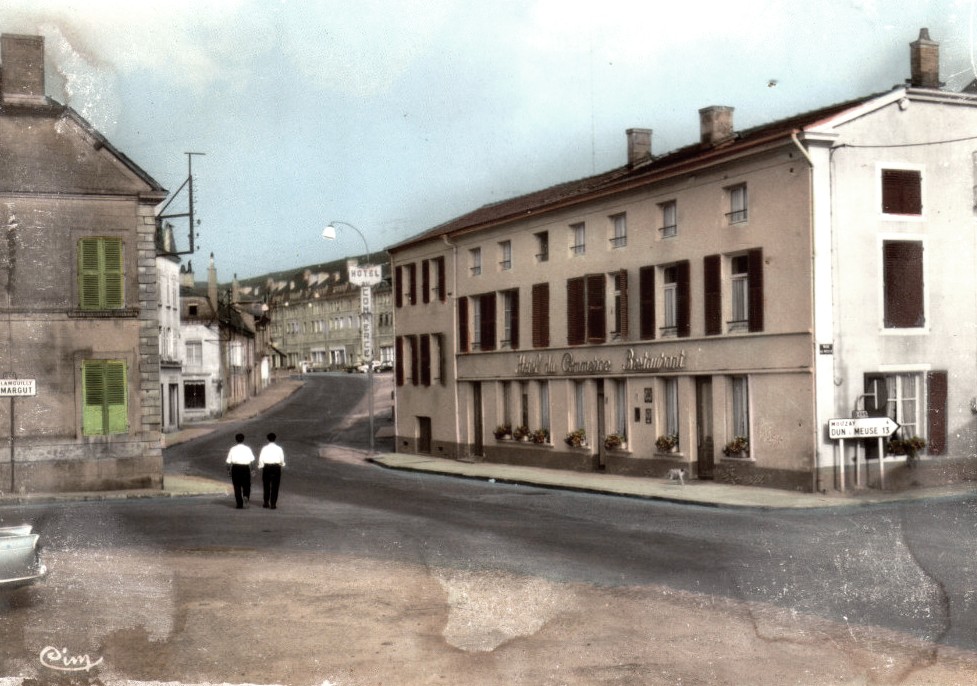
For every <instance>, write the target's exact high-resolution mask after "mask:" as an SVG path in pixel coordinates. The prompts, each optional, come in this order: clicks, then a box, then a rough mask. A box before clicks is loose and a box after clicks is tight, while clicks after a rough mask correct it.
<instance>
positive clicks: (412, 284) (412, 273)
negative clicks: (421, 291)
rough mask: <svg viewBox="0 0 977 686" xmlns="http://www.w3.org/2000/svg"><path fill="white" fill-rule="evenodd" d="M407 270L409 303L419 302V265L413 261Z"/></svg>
mask: <svg viewBox="0 0 977 686" xmlns="http://www.w3.org/2000/svg"><path fill="white" fill-rule="evenodd" d="M406 270H407V304H408V305H416V304H417V265H416V264H414V263H413V262H411V263H410V264H408V265H407V266H406Z"/></svg>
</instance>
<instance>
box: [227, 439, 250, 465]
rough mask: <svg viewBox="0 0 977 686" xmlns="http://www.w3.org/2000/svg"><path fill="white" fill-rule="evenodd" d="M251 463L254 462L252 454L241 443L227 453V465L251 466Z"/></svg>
mask: <svg viewBox="0 0 977 686" xmlns="http://www.w3.org/2000/svg"><path fill="white" fill-rule="evenodd" d="M252 462H254V453H253V452H251V448H249V447H248V446H246V445H244V444H243V443H238V444H236V445H235V446H234V447H233V448H231V449H230V451H228V453H227V464H251V463H252Z"/></svg>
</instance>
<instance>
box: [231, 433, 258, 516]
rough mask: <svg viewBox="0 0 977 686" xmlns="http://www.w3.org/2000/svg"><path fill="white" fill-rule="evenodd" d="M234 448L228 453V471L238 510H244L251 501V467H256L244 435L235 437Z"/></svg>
mask: <svg viewBox="0 0 977 686" xmlns="http://www.w3.org/2000/svg"><path fill="white" fill-rule="evenodd" d="M234 441H235V444H234V447H233V448H231V449H230V451H228V453H227V469H228V471H229V472H230V474H231V484H233V485H234V501H235V502H236V503H237V509H239V510H240V509H242V508H243V507H244V506H245V505H246V504H247V503H248V502H249V501H250V500H251V467H252V466H253V465H254V453H253V452H251V448H249V447H248V446H246V445H244V434H237V435H236V436H235V437H234Z"/></svg>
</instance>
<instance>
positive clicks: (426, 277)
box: [421, 260, 431, 305]
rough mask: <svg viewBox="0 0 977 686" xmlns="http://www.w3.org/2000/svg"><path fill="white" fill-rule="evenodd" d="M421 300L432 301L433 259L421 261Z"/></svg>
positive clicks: (424, 301)
mask: <svg viewBox="0 0 977 686" xmlns="http://www.w3.org/2000/svg"><path fill="white" fill-rule="evenodd" d="M421 302H422V303H424V304H425V305H426V304H428V303H429V302H431V260H424V261H423V262H421Z"/></svg>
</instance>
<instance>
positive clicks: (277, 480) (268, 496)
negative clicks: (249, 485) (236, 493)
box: [261, 464, 282, 507]
mask: <svg viewBox="0 0 977 686" xmlns="http://www.w3.org/2000/svg"><path fill="white" fill-rule="evenodd" d="M281 482H282V466H281V465H278V464H266V465H265V466H264V467H262V468H261V483H262V485H263V486H264V487H265V505H270V506H271V507H275V506H276V505H277V504H278V485H279V484H281Z"/></svg>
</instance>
